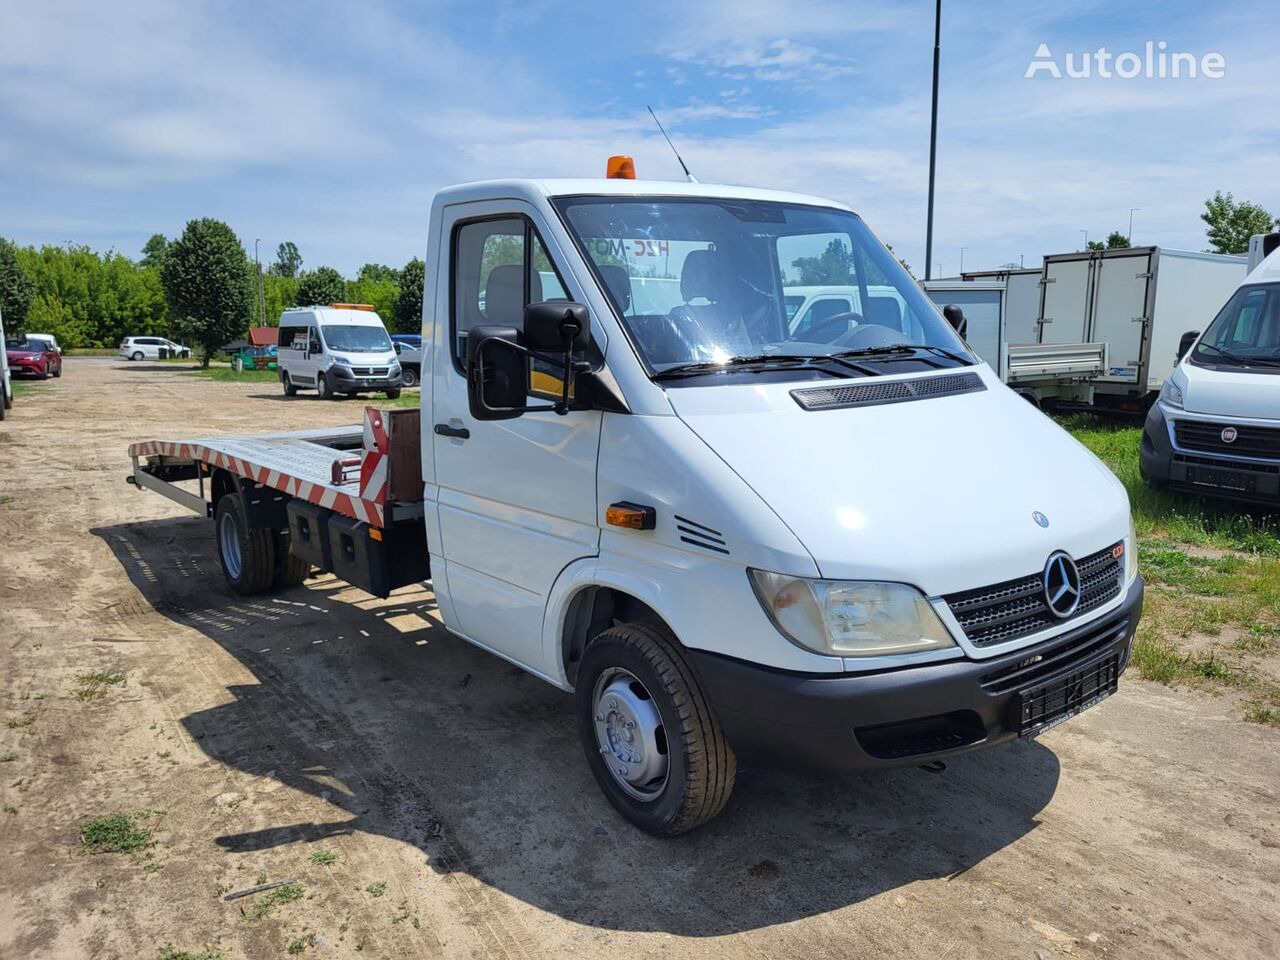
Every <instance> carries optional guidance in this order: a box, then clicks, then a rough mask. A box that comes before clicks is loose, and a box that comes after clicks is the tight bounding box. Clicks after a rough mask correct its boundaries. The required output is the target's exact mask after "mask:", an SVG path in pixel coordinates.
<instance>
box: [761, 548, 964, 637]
mask: <svg viewBox="0 0 1280 960" xmlns="http://www.w3.org/2000/svg"><path fill="white" fill-rule="evenodd" d="M747 573H748V575H749V576H750V579H751V586H752V588H753V589H754V590H755V593H756V596H757V597H758V598H759V600H760V605H761V606H763V607H764V611H765V613H766V614H768V615H769V619H770V620H772V621H773V624H774V626H776V627H777V628H778V630H779V631H781V633H782V635H783V636H785V637H787V639H789V640H791V641H792V642H793V643H795V644H797V645H799V646H801V647H804V648H805V649H806V650H812V651H813V652H814V653H822V654H827V655H830V656H835V657H880V656H889V655H892V654H902V653H920V652H922V651H925V650H940V649H942V648H944V647H953V646H955V640H953V639H952V638H951V634H950V633H948V632H947V628H946V627H944V626H943V625H942V621H941V620H939V619H938V615H937V614H936V613H934V610H933V607H932V606H930V605H929V601H928V600H927V599H926V598H925V596H924V594H923V593H921V592H920V591H919V590H917V589H916V588H915V587H909V586H907V585H906V584H904V583H878V582H875V581H869V580H810V579H806V578H803V577H792V576H788V575H787V574H782V573H769V572H768V571H766V570H748V571H747Z"/></svg>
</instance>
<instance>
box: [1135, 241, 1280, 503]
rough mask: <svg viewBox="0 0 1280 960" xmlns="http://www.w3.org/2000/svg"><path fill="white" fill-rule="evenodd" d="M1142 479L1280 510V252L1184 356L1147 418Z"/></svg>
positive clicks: (1186, 343)
mask: <svg viewBox="0 0 1280 960" xmlns="http://www.w3.org/2000/svg"><path fill="white" fill-rule="evenodd" d="M1142 476H1143V478H1144V479H1145V480H1146V481H1147V482H1148V483H1149V484H1151V485H1153V486H1163V485H1165V484H1168V485H1170V486H1174V487H1180V488H1183V489H1188V490H1194V491H1197V492H1199V493H1205V494H1209V495H1212V496H1218V497H1228V498H1231V499H1235V500H1244V501H1250V502H1254V503H1263V504H1267V505H1269V506H1272V507H1275V506H1280V250H1276V251H1275V252H1273V253H1271V254H1270V255H1269V256H1267V258H1266V259H1265V260H1263V261H1262V263H1261V264H1259V265H1258V266H1257V268H1255V269H1254V270H1253V272H1251V273H1250V274H1249V275H1248V276H1247V277H1245V279H1244V282H1243V283H1241V284H1240V286H1239V287H1238V288H1237V289H1236V291H1235V293H1234V294H1232V296H1231V298H1230V299H1229V300H1227V303H1226V306H1224V307H1223V308H1222V309H1221V310H1220V311H1219V312H1218V315H1217V316H1216V317H1215V318H1214V320H1213V322H1212V323H1211V324H1209V327H1208V329H1207V330H1205V331H1204V333H1203V334H1200V333H1197V332H1195V331H1192V332H1190V333H1187V334H1185V335H1184V336H1183V342H1182V345H1181V360H1180V362H1179V363H1178V365H1177V367H1176V368H1175V370H1174V371H1173V375H1172V376H1170V377H1169V379H1168V380H1166V381H1165V384H1164V387H1163V388H1161V390H1160V396H1159V398H1158V399H1157V401H1156V403H1155V404H1154V405H1153V406H1152V407H1151V410H1150V412H1149V413H1148V414H1147V423H1146V428H1145V429H1144V430H1143V434H1142Z"/></svg>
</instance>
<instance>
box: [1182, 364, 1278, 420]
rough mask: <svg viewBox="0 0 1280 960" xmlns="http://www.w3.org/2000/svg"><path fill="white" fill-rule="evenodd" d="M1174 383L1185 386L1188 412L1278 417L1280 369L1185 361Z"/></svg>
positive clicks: (1230, 415) (1264, 418) (1266, 418)
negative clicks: (1231, 367) (1251, 370)
mask: <svg viewBox="0 0 1280 960" xmlns="http://www.w3.org/2000/svg"><path fill="white" fill-rule="evenodd" d="M1174 383H1175V384H1177V385H1178V386H1179V387H1180V388H1181V389H1182V405H1183V409H1185V410H1186V411H1187V412H1188V413H1203V414H1205V415H1206V416H1211V417H1242V418H1245V419H1256V420H1275V419H1277V411H1280V370H1277V371H1275V372H1274V373H1244V372H1242V371H1240V370H1226V369H1223V370H1214V369H1211V368H1209V367H1202V366H1200V365H1199V364H1188V363H1183V364H1182V365H1181V366H1180V367H1179V368H1178V376H1176V377H1175V378H1174Z"/></svg>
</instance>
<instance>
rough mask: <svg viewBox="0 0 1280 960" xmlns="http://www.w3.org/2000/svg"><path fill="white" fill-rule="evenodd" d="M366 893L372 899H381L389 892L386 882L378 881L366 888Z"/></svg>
mask: <svg viewBox="0 0 1280 960" xmlns="http://www.w3.org/2000/svg"><path fill="white" fill-rule="evenodd" d="M364 889H365V892H366V893H367V894H369V896H371V897H380V896H382V895H383V894H384V893H386V892H387V882H386V881H385V880H377V881H374V882H373V883H371V884H369V885H368V886H367V887H365V888H364Z"/></svg>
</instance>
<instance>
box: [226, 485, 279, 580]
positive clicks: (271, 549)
mask: <svg viewBox="0 0 1280 960" xmlns="http://www.w3.org/2000/svg"><path fill="white" fill-rule="evenodd" d="M213 523H214V532H215V538H216V540H217V545H218V562H219V563H220V564H221V565H222V575H223V576H225V577H226V578H227V584H228V585H229V586H230V587H231V589H232V590H234V591H235V592H236V593H239V594H242V595H246V596H247V595H249V594H253V593H261V592H262V591H263V590H266V589H268V588H269V587H270V586H271V583H272V581H273V580H274V579H275V573H276V551H275V536H274V531H271V530H261V529H256V530H255V529H250V528H249V526H248V524H247V523H246V521H245V516H244V508H243V507H242V506H241V504H240V498H239V496H237V495H236V494H234V493H228V494H226V495H225V496H223V497H222V499H220V500H219V501H218V509H217V510H216V511H215V512H214V517H213Z"/></svg>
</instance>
